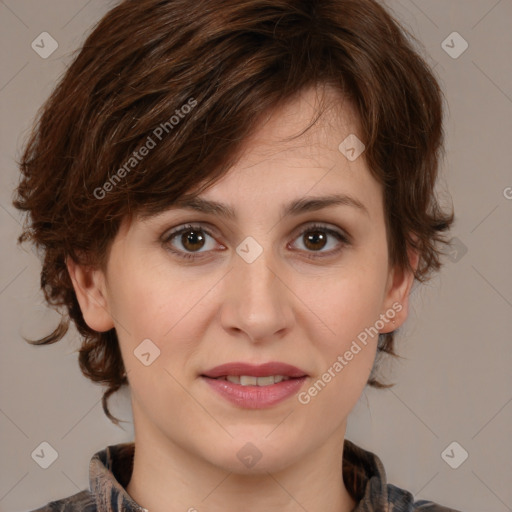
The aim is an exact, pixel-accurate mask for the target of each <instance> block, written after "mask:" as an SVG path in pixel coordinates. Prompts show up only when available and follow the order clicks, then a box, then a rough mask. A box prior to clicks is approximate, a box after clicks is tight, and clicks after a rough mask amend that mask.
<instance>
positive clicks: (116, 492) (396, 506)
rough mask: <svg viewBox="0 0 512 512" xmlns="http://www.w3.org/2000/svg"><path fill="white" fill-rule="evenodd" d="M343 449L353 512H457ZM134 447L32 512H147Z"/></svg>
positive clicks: (100, 459) (108, 456)
mask: <svg viewBox="0 0 512 512" xmlns="http://www.w3.org/2000/svg"><path fill="white" fill-rule="evenodd" d="M343 446H344V448H343V463H342V470H343V480H344V482H345V485H346V487H347V490H348V491H349V493H350V494H351V496H352V497H353V499H354V500H355V501H356V503H357V505H356V507H355V508H354V509H353V511H352V512H460V511H458V510H455V509H453V508H447V507H442V506H440V505H437V504H436V503H433V502H431V501H425V500H420V501H416V502H415V501H414V498H413V496H412V494H411V493H410V492H408V491H405V490H403V489H400V488H398V487H395V486H394V485H392V484H388V483H387V482H386V473H385V471H384V466H383V465H382V462H381V460H380V459H379V458H378V457H377V456H376V455H374V454H373V453H371V452H369V451H366V450H363V449H362V448H360V447H359V446H357V445H355V444H354V443H352V442H351V441H349V440H348V439H345V442H344V445H343ZM134 453H135V444H134V443H133V442H131V443H121V444H116V445H110V446H107V447H106V448H105V449H104V450H101V451H99V452H97V453H96V454H95V455H94V456H93V457H92V459H91V462H90V465H89V485H90V489H86V490H83V491H81V492H79V493H77V494H74V495H73V496H70V497H68V498H63V499H60V500H58V501H51V502H50V503H48V504H47V505H46V506H44V507H41V508H38V509H37V510H33V511H32V512H148V509H145V508H144V507H141V506H140V505H138V504H137V503H136V502H135V501H134V500H133V499H132V498H131V497H130V495H129V494H128V493H127V492H126V486H127V485H128V483H129V481H130V478H131V474H132V469H133V456H134Z"/></svg>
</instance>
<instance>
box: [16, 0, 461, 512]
mask: <svg viewBox="0 0 512 512" xmlns="http://www.w3.org/2000/svg"><path fill="white" fill-rule="evenodd" d="M410 38H411V36H410V35H409V34H407V33H406V31H405V30H404V29H403V28H401V27H400V25H399V24H398V23H397V22H396V21H395V20H394V19H393V18H392V17H391V16H390V14H389V13H388V12H387V11H386V10H385V9H384V8H383V7H382V6H381V5H380V4H378V3H377V2H375V1H374V0H363V1H361V0H358V1H345V0H324V1H322V2H316V1H311V0H303V1H298V0H294V1H292V0H273V1H272V2H268V1H265V0H247V1H244V2H240V1H239V0H236V1H235V0H227V1H224V2H214V1H212V0H203V1H198V2H193V3H190V2H184V1H177V0H174V1H162V0H142V1H140V0H139V1H133V0H132V1H130V0H128V1H124V2H122V3H120V4H119V5H118V6H117V7H115V8H114V9H112V10H111V11H110V12H109V13H108V14H107V15H106V16H105V17H104V18H103V19H102V20H101V22H100V23H99V24H98V25H97V26H96V27H95V29H94V31H93V32H92V33H91V35H90V36H89V37H88V38H87V40H86V42H85V44H84V45H83V48H82V49H81V51H80V53H79V54H78V56H77V57H76V59H75V60H74V62H73V63H72V65H71V66H70V67H69V69H68V70H67V72H66V74H65V75H64V77H63V78H62V80H61V81H60V83H59V84H58V86H57V88H56V90H55V91H54V93H53V94H52V96H51V98H50V99H49V100H48V102H47V103H46V105H45V106H44V108H43V110H42V114H41V118H40V119H39V123H38V124H37V126H36V127H35V128H34V132H33V134H32V137H31V139H30V140H29V141H28V143H27V146H26V148H25V152H24V154H23V156H22V159H21V161H20V168H21V171H22V180H21V182H20V185H19V187H18V191H17V192H18V195H17V198H16V200H15V205H16V207H17V208H19V209H21V210H23V211H26V212H27V213H28V217H29V225H28V226H27V229H26V231H25V232H24V234H22V235H21V236H20V241H23V240H32V241H33V242H34V243H35V244H37V245H38V246H40V247H41V248H42V249H43V250H44V263H43V270H42V275H41V282H42V287H43V290H44V292H45V296H46V298H47V300H48V302H49V303H50V304H52V305H54V306H61V307H63V308H65V310H66V311H67V314H68V316H69V319H71V320H72V321H73V322H74V323H75V325H76V327H77V328H78V331H79V332H80V334H81V336H82V337H83V342H82V347H81V349H80V353H79V363H80V367H81V370H82V372H83V373H84V375H86V376H87V377H89V378H90V379H91V380H93V381H95V382H101V383H104V384H106V385H107V390H106V392H105V394H104V397H103V408H104V411H105V413H106V414H107V415H108V416H109V418H110V419H111V420H112V421H113V422H114V423H116V424H117V423H118V421H117V419H116V418H114V417H113V416H112V415H111V414H110V412H109V410H108V406H107V399H108V397H109V396H110V395H111V394H112V393H114V392H115V391H116V390H118V389H119V388H120V387H121V386H123V385H127V384H129V386H130V390H131V400H132V409H133V416H134V427H135V440H134V443H123V444H119V445H114V446H109V447H107V448H106V449H105V450H103V451H101V452H98V453H97V454H95V455H94V457H93V458H92V461H91V467H90V478H91V489H89V490H84V491H82V492H80V493H78V494H76V495H74V496H71V497H68V498H63V499H62V500H59V501H57V502H52V503H50V504H48V505H47V506H45V507H42V508H40V509H38V510H40V511H45V510H48V511H49V510H84V511H85V510H87V511H91V510H97V511H101V512H103V511H110V510H123V511H132V510H138V511H140V510H150V511H151V512H160V511H178V510H189V511H193V510H199V511H201V510H208V511H216V510H223V511H226V510H227V511H229V510H235V509H236V510H239V509H240V508H244V509H249V510H253V511H257V510H266V511H271V510H280V511H288V510H290V511H291V510H293V511H295V510H307V511H308V512H315V511H318V510H323V511H325V510H332V511H338V512H339V511H343V512H349V511H359V512H362V511H381V510H382V511H383V510H389V511H394V512H398V511H400V512H402V511H416V510H429V511H437V512H442V511H450V510H453V509H449V508H446V507H442V506H440V505H436V504H434V503H432V502H426V501H424V500H422V501H415V500H414V498H413V496H412V494H411V493H409V492H408V491H406V490H403V489H400V488H398V487H396V486H394V485H392V484H390V483H388V482H387V481H386V475H385V471H384V468H383V466H382V463H381V461H380V460H379V459H378V457H377V456H376V455H374V454H372V453H370V452H368V451H365V450H363V449H362V448H359V447H358V446H356V445H355V444H353V443H351V442H350V441H348V440H346V439H345V431H346V424H347V417H348V415H349V413H350V411H351V410H352V409H353V407H354V406H355V404H356V402H357V401H358V399H359V397H360V395H361V393H362V391H363V390H364V387H365V386H366V385H367V384H368V385H370V386H377V387H384V384H382V383H381V382H380V380H379V378H378V376H377V375H376V369H377V366H378V362H379V360H380V357H381V356H382V355H383V354H386V353H387V354H391V355H393V354H394V342H393V336H394V333H395V331H396V330H397V329H398V328H399V327H400V326H401V325H402V324H403V323H404V321H405V320H406V318H407V313H408V299H409V293H410V290H411V286H412V284H413V282H414V280H418V281H424V280H426V279H427V278H428V277H429V275H430V274H431V273H432V272H433V271H436V270H438V269H439V268H440V255H441V249H440V247H439V245H440V244H442V243H445V239H444V232H445V231H447V230H448V229H449V227H450V225H451V223H452V221H453V214H452V213H446V212H443V211H441V209H440V207H439V206H438V203H437V200H436V197H435V195H434V186H435V183H436V178H437V170H438V161H439V158H440V155H441V152H442V147H443V146H442V143H443V137H442V115H443V110H442V95H441V91H440V89H439V86H438V84H437V82H436V80H435V78H434V76H433V74H432V72H431V70H430V69H429V68H428V66H427V65H426V63H425V62H424V60H423V59H422V58H421V57H420V56H419V55H418V54H417V53H416V52H415V50H414V49H413V47H412V46H411V43H410V42H409V40H408V39H410ZM69 319H68V318H66V317H64V318H63V320H62V323H61V325H60V326H59V327H58V328H57V329H56V330H55V332H53V333H52V334H50V335H48V336H46V337H45V338H43V339H41V340H38V341H36V342H35V343H53V342H56V341H58V340H59V339H61V338H62V337H63V336H64V334H65V333H66V330H67V327H68V323H69Z"/></svg>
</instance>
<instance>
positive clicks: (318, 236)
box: [296, 224, 350, 258]
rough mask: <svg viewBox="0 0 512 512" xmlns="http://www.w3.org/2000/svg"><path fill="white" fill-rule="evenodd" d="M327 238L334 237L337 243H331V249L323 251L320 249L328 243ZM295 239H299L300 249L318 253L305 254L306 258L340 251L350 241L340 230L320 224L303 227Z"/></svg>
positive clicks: (329, 254) (330, 254)
mask: <svg viewBox="0 0 512 512" xmlns="http://www.w3.org/2000/svg"><path fill="white" fill-rule="evenodd" d="M329 238H335V239H336V240H337V243H336V242H334V244H332V243H331V246H332V245H334V248H333V249H332V250H328V251H323V250H322V249H324V248H325V247H326V246H328V245H329ZM297 239H298V240H301V242H302V246H303V247H304V249H302V248H300V247H299V248H300V249H301V250H304V251H305V252H309V253H320V254H307V255H306V257H307V258H318V257H324V256H332V255H333V254H337V253H338V252H340V251H341V249H343V247H345V246H347V245H349V243H350V241H349V238H348V236H347V235H345V234H344V233H343V232H342V231H338V230H334V229H331V228H329V227H327V226H324V225H321V224H313V225H310V226H308V227H307V228H306V229H303V230H302V231H301V232H300V233H299V236H298V237H297V238H296V240H297ZM336 246H338V247H336Z"/></svg>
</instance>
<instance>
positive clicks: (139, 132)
mask: <svg viewBox="0 0 512 512" xmlns="http://www.w3.org/2000/svg"><path fill="white" fill-rule="evenodd" d="M417 43H418V42H417V41H416V39H415V38H414V37H413V36H412V35H411V34H410V33H409V32H408V31H407V30H406V29H405V28H404V27H403V26H401V24H400V23H399V22H398V21H397V20H396V19H395V18H394V17H393V15H392V14H391V12H390V11H389V10H388V9H387V8H385V7H384V6H382V5H381V4H380V3H378V2H377V1H374V0H321V1H320V0H223V1H222V2H218V1H217V0H196V1H194V2H190V1H188V0H125V1H123V2H121V3H119V4H118V5H116V6H115V7H114V8H113V9H112V10H110V11H109V12H108V13H107V14H106V15H105V16H104V17H103V18H102V19H101V20H100V21H99V22H98V23H97V24H96V26H95V27H93V29H92V30H91V32H90V34H89V35H88V36H87V38H86V40H85V42H84V43H83V45H82V46H81V48H80V49H79V50H77V51H76V55H74V56H73V60H72V62H71V64H70V65H69V66H68V68H67V70H66V72H65V73H64V74H63V76H62V77H61V78H60V80H59V82H58V84H57V85H56V87H55V89H54V90H53V92H52V94H51V95H50V97H49V98H48V99H47V101H46V102H45V104H44V105H43V106H42V107H41V109H40V110H39V112H38V115H37V116H36V119H35V121H34V124H33V126H32V130H31V133H30V134H29V137H28V140H27V141H26V142H25V145H24V148H23V152H22V156H21V159H20V161H19V162H18V165H19V168H20V172H21V177H20V183H19V185H18V187H17V189H16V197H15V199H14V201H13V204H14V205H15V207H16V208H18V209H19V210H21V211H22V212H24V214H25V215H26V218H25V225H24V227H23V232H22V234H21V235H20V236H19V238H18V243H22V242H25V241H31V242H32V243H34V244H35V245H36V246H37V247H38V248H39V249H41V250H42V255H43V257H42V271H41V288H42V290H43V292H44V296H45V299H46V301H47V303H48V304H49V306H50V307H53V308H55V309H57V310H59V311H60V313H61V315H62V319H61V323H60V324H59V325H58V327H57V328H56V329H55V330H54V332H52V333H50V334H48V335H47V336H45V337H43V338H41V339H39V340H27V341H29V342H30V343H33V344H49V343H54V342H57V341H59V340H60V339H62V337H63V336H64V335H65V334H66V332H67V330H68V327H69V324H70V321H72V322H74V324H75V326H76V328H77V330H78V332H79V333H80V335H81V337H82V342H81V348H80V349H79V357H78V359H79V365H80V368H81V371H82V373H83V374H84V375H85V376H86V377H87V378H89V379H91V380H92V381H94V382H99V383H102V384H104V385H106V390H105V392H104V394H103V397H102V404H103V410H104V412H105V414H106V415H107V416H108V417H109V418H110V420H111V421H113V422H114V423H115V424H118V419H117V418H115V417H114V416H112V415H111V413H110V411H109V409H108V403H107V401H108V398H109V396H110V395H112V394H113V393H114V392H116V391H117V390H118V389H119V388H120V387H121V386H123V385H125V384H127V383H128V381H127V377H126V372H125V368H124V364H123V360H122V357H121V352H120V349H119V344H118V339H117V334H116V332H115V330H114V329H111V330H110V331H108V332H96V331H94V330H92V329H91V328H89V326H88V325H87V324H86V322H85V321H84V318H83V316H82V313H81V310H80V307H79V304H78V302H77V298H76V295H75V292H74V289H73V286H72V283H71V279H70V276H69V273H68V271H67V267H66V258H67V257H71V258H73V259H74V260H75V261H76V262H78V263H87V264H92V265H98V266H100V267H104V266H105V263H106V258H107V256H108V250H109V247H110V244H111V242H112V240H113V239H114V237H115V236H116V233H117V231H118V229H119V226H120V222H121V221H122V220H123V219H124V218H126V217H130V216H132V215H135V214H144V215H151V214H156V213H159V212H161V211H164V210H165V209H167V208H168V207H169V206H170V205H171V204H172V203H173V202H174V201H177V200H178V199H180V198H182V197H183V196H185V195H187V194H188V193H190V191H192V190H197V189H198V187H199V186H200V185H204V187H206V186H208V185H211V184H213V183H214V182H215V181H216V180H218V179H220V178H221V177H222V176H223V175H224V174H225V173H226V172H227V171H228V170H229V168H230V167H231V166H232V165H233V163H234V162H235V160H236V156H237V154H238V153H239V151H240V149H241V148H242V145H243V143H244V142H245V141H246V140H247V138H248V137H249V136H250V134H251V133H253V132H254V130H255V129H256V128H257V126H258V123H259V122H260V120H261V119H262V115H263V114H265V113H268V112H270V111H271V110H272V109H273V108H275V107H276V106H278V105H280V104H281V103H282V102H284V101H286V100H287V99H289V98H291V97H292V96H293V95H295V94H297V93H299V92H300V91H301V90H303V89H304V88H306V87H308V86H312V85H316V84H329V85H330V86H332V87H334V88H335V89H336V90H337V91H339V93H340V101H341V99H342V98H347V99H348V100H349V101H350V103H351V104H352V105H353V106H354V107H355V109H356V112H357V115H358V120H359V122H360V129H361V134H362V137H363V138H364V143H365V145H366V149H365V152H364V154H363V156H364V158H365V159H366V163H367V165H368V167H369V169H370V171H371V173H372V175H373V176H374V177H375V178H376V179H377V180H378V182H379V183H381V184H382V185H383V191H384V192H383V193H384V206H385V219H386V229H387V236H388V247H389V257H390V262H391V263H393V264H395V265H398V266H399V267H401V268H403V269H409V270H413V269H411V268H410V263H409V259H408V257H407V250H408V249H409V248H412V249H415V250H416V251H418V253H419V255H420V261H419V265H418V267H417V269H415V270H414V276H415V279H416V280H418V281H425V280H426V279H428V277H429V276H430V274H431V273H432V272H433V271H436V270H438V269H439V268H440V265H441V263H440V256H441V254H442V251H441V247H440V244H442V243H447V242H446V240H445V239H444V237H443V233H444V232H445V231H446V230H448V229H449V227H450V225H451V223H452V221H453V212H449V213H445V212H443V210H442V208H441V207H440V204H439V201H438V199H437V198H436V195H435V193H434V187H435V184H436V180H437V176H438V167H439V162H440V158H441V157H442V154H443V151H444V148H443V139H444V136H443V128H442V121H443V96H442V91H441V89H440V86H439V84H438V82H437V80H436V78H435V76H434V74H433V71H432V69H431V68H430V67H429V66H428V64H427V63H426V61H425V60H424V58H423V57H422V56H421V54H420V52H419V51H418V50H417V49H416V48H415V46H416V44H417ZM186 105H188V106H189V107H190V108H188V109H187V108H186V107H185V106H186ZM158 127H160V131H158V132H156V133H160V132H161V140H159V141H158V144H156V145H155V147H154V149H152V150H151V151H150V152H148V154H147V155H146V156H145V157H144V160H143V162H135V161H134V160H131V159H133V158H135V157H134V154H135V152H137V151H138V150H140V152H141V154H142V148H143V146H144V145H146V144H147V141H148V140H149V139H148V137H151V138H152V139H155V137H156V134H155V130H156V129H157V128H158ZM164 132H165V133H164ZM137 154H138V153H137ZM128 163H129V165H128ZM109 184H110V185H109ZM114 185H115V186H114ZM204 187H203V188H204ZM203 188H200V189H199V192H200V191H201V190H202V189H203ZM382 353H385V354H389V355H392V356H396V355H397V354H396V353H395V351H394V333H393V332H390V333H386V334H380V335H379V340H378V354H377V355H378V356H380V355H381V354H382ZM378 359H379V357H377V358H376V362H377V360H378ZM375 368H376V365H375V366H374V369H373V370H372V374H371V375H370V378H369V380H368V384H369V385H370V386H375V387H390V385H389V384H383V383H381V382H380V381H379V380H378V379H377V377H376V375H375V371H374V370H375Z"/></svg>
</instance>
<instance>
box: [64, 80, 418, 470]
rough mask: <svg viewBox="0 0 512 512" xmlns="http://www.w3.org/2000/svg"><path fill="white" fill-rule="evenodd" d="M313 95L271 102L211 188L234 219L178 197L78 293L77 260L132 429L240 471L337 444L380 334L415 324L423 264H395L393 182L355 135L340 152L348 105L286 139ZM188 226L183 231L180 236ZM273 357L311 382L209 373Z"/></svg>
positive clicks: (132, 228) (118, 244) (83, 299)
mask: <svg viewBox="0 0 512 512" xmlns="http://www.w3.org/2000/svg"><path fill="white" fill-rule="evenodd" d="M327 94H329V95H330V94H334V93H332V92H327ZM315 101H316V93H315V91H314V90H308V91H305V92H304V93H303V94H302V95H301V96H300V97H297V98H296V99H294V100H293V101H291V102H290V103H288V104H286V105H285V106H283V107H282V108H280V109H279V110H276V111H275V112H274V113H273V115H272V116H271V117H270V119H269V121H268V122H267V123H266V124H264V125H262V126H261V127H260V129H259V130H258V132H257V133H256V134H255V135H254V136H253V137H252V138H251V140H250V141H249V142H248V144H247V146H246V151H245V153H244V155H243V156H242V158H241V159H240V160H239V162H238V163H237V164H236V165H235V166H234V167H233V168H232V169H231V170H230V172H229V173H228V174H227V175H225V176H224V177H223V179H222V180H220V181H218V182H217V183H216V184H215V185H214V186H212V187H211V188H209V189H208V190H207V191H205V192H203V193H202V194H201V195H200V198H201V199H202V200H203V201H211V202H215V203H219V204H222V205H224V208H226V209H228V208H229V210H231V211H232V212H233V216H228V215H224V214H222V213H220V212H219V211H217V212H206V211H197V210H194V209H192V208H184V207H179V208H174V207H172V208H170V209H169V210H168V211H165V212H164V213H162V214H159V215H158V216H154V217H151V218H149V219H146V220H141V219H138V220H134V221H133V222H131V223H128V222H125V223H124V224H123V225H122V226H121V230H120V232H119V233H118V235H117V237H116V239H115V240H114V242H113V245H112V247H111V251H110V256H109V261H108V265H107V268H106V272H105V273H102V272H101V271H99V270H96V271H94V272H93V274H92V277H93V278H92V279H90V280H87V279H83V281H82V284H81V290H80V289H79V288H78V287H77V282H78V281H77V279H80V277H79V276H80V275H79V274H76V273H74V270H73V268H71V269H70V271H71V274H72V276H73V278H74V283H75V288H76V289H77V294H78V296H79V300H80V303H81V307H82V311H83V312H84V317H85V319H86V321H87V322H88V324H89V325H90V326H91V327H92V328H94V329H96V330H100V331H101V330H107V329H109V328H111V327H112V326H115V328H116V332H117V335H118V338H119V342H120V348H121V352H122V356H123V360H124V364H125V367H126V370H127V375H128V380H129V384H130V388H131V395H132V406H133V414H134V421H135V429H136V430H135V432H136V439H137V437H138V438H140V439H142V438H144V439H146V440H151V441H150V442H152V443H157V444H158V445H159V446H161V447H174V448H175V449H177V450H178V449H179V450H180V451H181V450H185V451H186V452H187V453H188V454H190V455H192V456H193V457H197V458H198V459H201V460H203V461H207V462H208V463H211V464H214V465H215V466H218V467H222V468H225V469H226V470H229V471H233V472H238V473H243V472H250V471H256V472H257V471H262V472H263V471H276V470H279V469H283V468H285V467H287V466H288V465H290V464H293V463H294V462H296V461H299V460H301V459H303V458H305V457H308V456H312V455H313V454H319V453H324V456H329V454H332V450H333V449H335V450H336V451H339V449H340V446H341V445H342V440H343V438H344V434H345V428H346V421H347V416H348V414H349V412H350V411H351V409H352V408H353V407H354V405H355V404H356V402H357V400H358V399H359V396H360V395H361V392H362V391H363V388H364V386H365V384H366V382H367V379H368V376H369V374H370V371H371V368H372V365H373V362H374V358H375V355H376V346H377V336H376V335H375V332H376V331H379V332H388V331H391V330H393V329H394V328H396V327H398V326H399V325H400V324H401V323H403V321H404V320H405V317H406V314H407V294H408V291H409V288H410V285H411V283H412V276H411V275H409V274H402V273H398V272H393V271H392V269H390V268H389V260H388V248H387V243H386V231H385V221H384V209H383V198H382V190H381V187H380V186H379V184H378V183H377V182H376V181H375V180H374V178H373V177H372V176H371V174H370V172H369V170H368V168H367V167H366V164H365V161H364V158H363V157H362V156H360V157H358V158H355V159H353V158H354V156H357V152H356V151H357V149H358V148H357V147H356V146H354V145H353V144H354V139H349V143H347V144H346V147H345V149H344V150H343V152H342V150H340V149H339V146H340V144H341V143H342V142H343V141H344V140H345V139H346V138H347V137H348V136H349V135H351V134H356V135H357V134H358V130H357V125H356V124H355V123H354V118H353V117H351V116H352V112H351V110H350V109H349V106H348V105H347V104H344V105H343V108H342V109H341V110H337V111H336V113H335V112H334V110H332V111H329V112H327V113H326V114H325V115H324V116H323V117H322V118H321V119H320V120H319V121H318V122H317V123H316V124H315V125H314V127H313V128H311V129H310V130H309V131H307V132H306V133H305V134H303V135H301V136H300V137H299V138H297V139H295V140H293V141H291V142H281V141H280V139H282V138H284V137H287V136H290V135H295V134H297V133H299V132H300V131H301V130H302V129H303V128H304V127H305V126H307V124H308V122H309V121H310V120H311V119H312V117H313V116H314V114H315V110H314V107H315ZM340 112H341V115H340ZM359 138H361V137H359ZM350 142H351V143H352V144H350ZM347 146H348V147H347ZM351 147H355V152H352V151H351V149H350V148H351ZM342 148H343V146H342ZM344 153H345V154H344ZM346 155H348V156H349V157H350V159H349V158H347V156H346ZM335 195H336V196H340V197H341V200H339V201H338V202H335V203H331V204H328V205H326V206H325V205H324V206H323V207H321V208H317V207H318V206H321V201H319V202H318V203H314V202H313V203H308V201H311V200H312V198H317V199H320V200H322V198H327V197H332V196H335ZM298 201H299V203H297V202H298ZM294 203H297V204H296V207H295V208H293V209H291V211H290V205H292V204H294ZM306 204H309V207H307V208H306V207H301V205H302V206H304V205H306ZM189 225H192V228H190V229H191V232H190V233H188V235H187V234H186V233H185V234H178V235H174V236H172V233H173V232H176V231H179V230H180V229H182V228H184V227H186V226H189ZM313 226H315V227H313ZM190 229H189V231H190ZM192 257H193V258H194V259H192ZM188 258H190V259H188ZM392 319H394V320H395V323H394V324H393V323H392ZM363 340H364V341H363ZM269 362H278V363H285V364H287V365H292V366H294V367H296V368H297V369H299V370H300V372H299V373H300V374H301V375H305V378H302V379H299V380H294V379H290V380H287V381H286V382H284V381H283V382H282V383H274V384H269V382H272V381H271V379H262V380H260V381H259V383H260V384H269V385H268V387H266V386H261V387H259V388H256V387H253V384H251V385H250V386H249V387H246V388H245V389H244V387H243V386H242V385H241V384H236V383H231V382H229V381H226V380H215V383H213V382H212V381H213V379H210V378H207V377H205V376H204V375H205V374H208V373H212V372H211V370H212V369H214V368H215V367H218V366H220V365H225V364H227V363H247V364H251V365H262V364H265V363H269ZM231 370H232V372H231V373H234V374H237V373H238V375H247V376H251V375H252V374H251V370H250V369H249V370H248V369H240V368H239V369H237V368H236V367H234V368H232V369H231ZM269 372H270V373H272V374H273V375H279V374H283V375H284V376H286V373H288V372H287V369H286V368H279V367H277V368H271V369H270V370H269ZM269 372H266V373H265V371H262V372H260V376H261V374H263V375H267V376H268V373H269ZM225 373H229V372H228V371H226V372H225ZM252 373H258V370H254V371H253V372H252ZM232 380H233V379H232ZM235 380H236V379H235ZM242 380H243V382H244V383H246V384H247V383H251V382H254V381H253V380H251V379H245V378H243V379H242ZM277 380H279V379H277ZM315 383H316V387H315ZM148 442H149V441H148ZM247 443H252V445H253V446H252V445H249V444H247ZM333 447H335V448H333ZM251 457H252V459H251ZM259 457H261V458H259ZM258 458H259V460H257V459H258ZM254 460H257V463H255V464H254V462H250V461H254ZM252 468H254V469H252Z"/></svg>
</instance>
